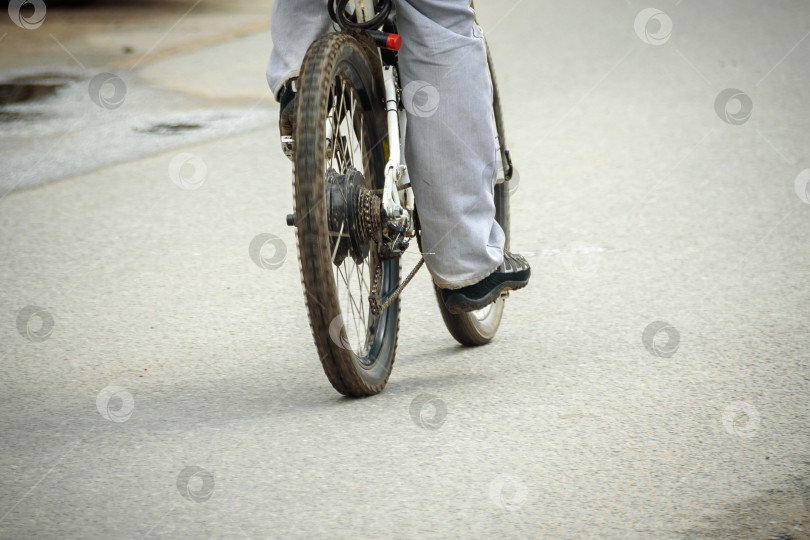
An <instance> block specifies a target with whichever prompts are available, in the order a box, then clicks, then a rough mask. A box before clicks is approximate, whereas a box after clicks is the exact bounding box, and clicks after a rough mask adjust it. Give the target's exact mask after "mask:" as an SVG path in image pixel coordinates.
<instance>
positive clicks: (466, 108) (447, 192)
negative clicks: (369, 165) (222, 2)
mask: <svg viewBox="0 0 810 540" xmlns="http://www.w3.org/2000/svg"><path fill="white" fill-rule="evenodd" d="M326 6H327V3H326V0H276V2H275V4H274V6H273V15H272V19H271V31H272V35H273V42H274V48H273V52H272V54H271V56H270V62H269V64H268V66H267V82H268V84H269V85H270V88H271V89H272V91H273V93H274V95H277V94H278V91H279V90H280V88H281V86H282V85H283V84H284V82H285V81H286V80H287V79H289V78H290V77H294V76H296V75H298V70H299V68H300V66H301V62H302V60H303V58H304V54H305V53H306V51H307V48H308V47H309V45H310V44H311V43H312V42H313V41H314V40H315V39H316V38H318V37H319V36H320V35H322V34H324V33H326V32H328V31H330V30H331V29H332V28H331V21H330V19H329V14H328V12H327V7H326ZM395 6H396V10H397V25H398V31H399V33H400V34H401V35H402V49H401V50H400V52H399V70H400V78H401V82H402V85H403V103H404V104H405V106H406V111H407V115H408V116H407V118H408V130H407V140H406V148H405V160H406V163H407V164H408V172H409V174H410V178H411V183H412V186H413V190H414V195H415V197H416V204H417V209H418V212H419V219H420V222H421V225H422V242H423V244H422V248H423V250H424V251H425V252H426V253H427V254H426V255H425V261H426V263H427V267H428V269H429V270H430V273H431V275H432V276H433V280H434V281H435V282H436V284H437V285H439V286H440V287H444V288H459V287H464V286H466V285H471V284H473V283H476V282H478V281H480V280H481V279H483V278H484V277H486V276H488V275H489V274H491V273H492V272H493V271H494V270H495V269H496V268H497V267H498V265H500V264H501V262H502V260H503V246H504V240H505V237H504V233H503V230H502V229H501V227H500V226H499V225H498V223H497V222H496V221H495V204H494V198H493V197H494V187H495V180H496V178H495V177H496V173H497V169H496V167H495V166H494V164H495V162H496V148H495V139H494V127H493V125H492V120H491V110H492V83H491V80H490V76H489V69H488V67H487V59H486V50H485V48H484V40H483V37H482V35H481V33H480V31H479V29H478V27H477V26H476V25H475V23H474V16H473V11H472V9H471V8H470V2H469V0H395Z"/></svg>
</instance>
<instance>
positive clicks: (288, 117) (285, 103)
mask: <svg viewBox="0 0 810 540" xmlns="http://www.w3.org/2000/svg"><path fill="white" fill-rule="evenodd" d="M297 81H298V77H293V78H292V79H290V80H289V81H287V82H285V83H284V86H282V87H281V90H280V91H279V93H278V102H279V105H280V111H281V112H280V113H279V115H278V130H279V132H281V136H282V137H292V135H293V131H295V92H296V90H297V87H296V82H297Z"/></svg>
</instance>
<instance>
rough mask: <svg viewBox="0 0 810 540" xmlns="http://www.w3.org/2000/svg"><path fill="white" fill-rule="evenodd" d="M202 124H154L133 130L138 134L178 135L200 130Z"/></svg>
mask: <svg viewBox="0 0 810 540" xmlns="http://www.w3.org/2000/svg"><path fill="white" fill-rule="evenodd" d="M202 127H203V126H202V124H155V125H153V126H150V127H147V128H133V129H134V130H135V131H137V132H140V133H150V134H152V135H178V134H180V133H183V132H185V131H192V130H195V129H201V128H202Z"/></svg>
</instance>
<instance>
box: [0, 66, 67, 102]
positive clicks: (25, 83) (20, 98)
mask: <svg viewBox="0 0 810 540" xmlns="http://www.w3.org/2000/svg"><path fill="white" fill-rule="evenodd" d="M77 80H78V78H76V77H72V76H66V75H56V74H50V73H46V74H41V75H28V76H24V77H15V78H14V79H11V80H9V81H5V82H0V106H4V105H14V104H19V103H28V102H31V101H39V100H41V99H44V98H46V97H50V96H52V95H54V94H55V93H56V92H57V91H58V90H61V89H62V88H64V87H66V86H67V85H69V84H71V83H74V82H76V81H77Z"/></svg>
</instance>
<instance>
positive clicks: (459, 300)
mask: <svg viewBox="0 0 810 540" xmlns="http://www.w3.org/2000/svg"><path fill="white" fill-rule="evenodd" d="M531 274H532V271H531V268H529V263H528V262H526V259H524V258H523V257H521V256H520V255H514V254H512V253H509V252H508V251H504V252H503V263H501V265H500V266H499V267H498V268H496V269H495V271H494V272H492V273H491V274H490V275H488V276H487V277H485V278H484V279H482V280H481V281H479V282H478V283H475V284H473V285H468V286H466V287H462V288H460V289H440V290H441V294H442V300H443V301H444V305H445V307H446V308H447V311H449V312H450V313H455V314H460V313H464V312H467V311H475V310H478V309H481V308H485V307H487V306H488V305H489V304H491V303H492V302H494V301H495V300H497V299H498V297H499V296H500V295H501V293H502V292H504V291H509V290H512V291H516V290H518V289H522V288H523V287H525V286H526V285H527V284H528V283H529V276H531Z"/></svg>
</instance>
